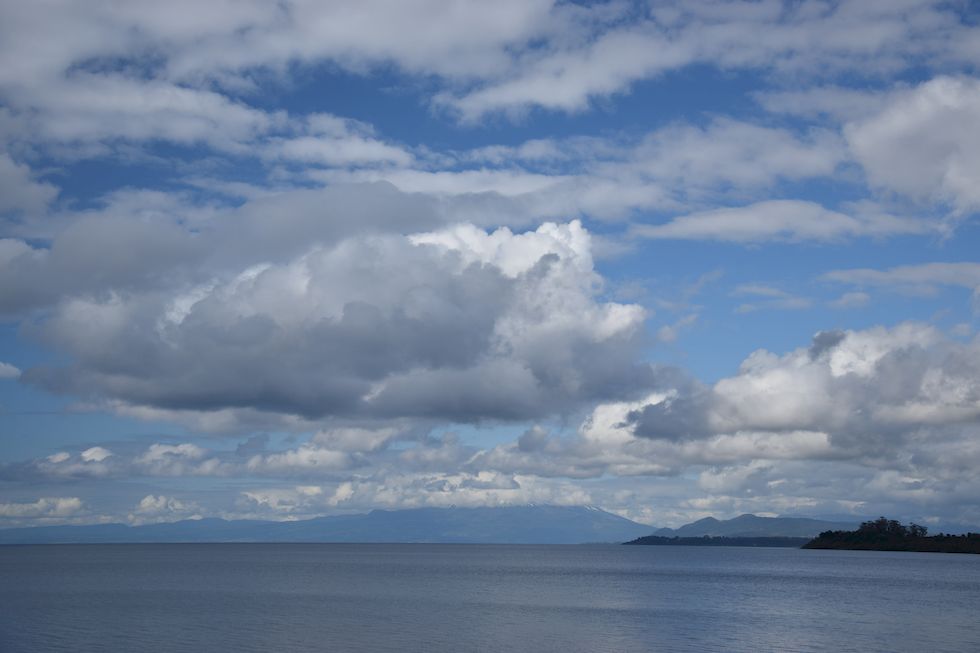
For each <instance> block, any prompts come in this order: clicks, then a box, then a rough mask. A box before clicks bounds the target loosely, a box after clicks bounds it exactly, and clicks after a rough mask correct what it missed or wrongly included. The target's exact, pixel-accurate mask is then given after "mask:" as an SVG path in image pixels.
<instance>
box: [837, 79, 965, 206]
mask: <svg viewBox="0 0 980 653" xmlns="http://www.w3.org/2000/svg"><path fill="white" fill-rule="evenodd" d="M844 134H845V136H846V137H847V140H848V143H849V145H850V147H851V149H852V150H853V152H854V154H855V156H856V157H857V159H858V161H859V162H860V163H861V165H862V166H864V169H865V171H866V172H867V175H868V178H869V180H870V182H871V184H872V185H874V186H876V187H879V188H883V189H886V190H889V191H893V192H895V193H899V194H901V195H906V196H909V197H912V198H915V199H919V200H938V201H944V202H947V203H949V204H950V205H951V206H952V207H953V208H954V209H956V210H957V211H959V212H961V213H967V212H970V211H973V210H975V209H977V208H978V207H980V190H978V187H977V184H976V179H977V177H978V176H980V154H978V152H980V136H978V134H980V80H976V79H969V78H956V77H937V78H935V79H932V80H930V81H928V82H925V83H923V84H921V85H919V86H917V87H915V88H913V89H909V90H908V91H906V92H904V93H900V94H898V95H897V97H896V98H895V99H894V100H892V101H891V102H889V103H888V105H887V106H885V107H884V108H883V109H882V110H881V111H880V112H879V113H876V114H875V115H873V116H871V117H869V118H867V119H864V120H859V121H855V122H852V123H849V124H848V125H847V126H846V127H845V129H844Z"/></svg>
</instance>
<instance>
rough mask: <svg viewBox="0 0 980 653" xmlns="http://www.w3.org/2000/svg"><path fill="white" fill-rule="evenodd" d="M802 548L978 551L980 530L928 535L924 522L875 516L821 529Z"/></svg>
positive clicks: (942, 551) (937, 551) (943, 551)
mask: <svg viewBox="0 0 980 653" xmlns="http://www.w3.org/2000/svg"><path fill="white" fill-rule="evenodd" d="M803 548H804V549H848V550H856V551H925V552H936V553H980V533H966V534H964V535H947V534H944V533H940V534H938V535H929V531H928V529H927V528H926V527H925V526H920V525H918V524H913V523H910V524H909V525H908V526H904V525H902V524H901V523H899V522H897V521H895V520H894V519H886V518H885V517H879V518H878V519H875V520H872V521H866V522H863V523H862V524H861V526H860V528H858V530H856V531H824V532H823V533H820V535H818V536H817V537H815V538H813V539H812V540H810V541H809V542H807V543H806V544H804V545H803Z"/></svg>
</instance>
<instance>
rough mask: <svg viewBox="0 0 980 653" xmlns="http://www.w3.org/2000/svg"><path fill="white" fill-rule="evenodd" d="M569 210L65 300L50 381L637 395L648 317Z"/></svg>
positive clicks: (193, 405) (286, 398) (265, 400)
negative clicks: (177, 289)
mask: <svg viewBox="0 0 980 653" xmlns="http://www.w3.org/2000/svg"><path fill="white" fill-rule="evenodd" d="M601 284H602V279H601V278H600V277H599V276H598V275H597V274H596V273H595V271H594V270H593V264H592V258H591V252H590V238H589V234H588V233H587V232H586V231H585V229H584V228H583V227H582V226H581V225H580V224H578V223H577V222H573V223H570V224H567V225H556V224H545V225H543V226H542V227H540V228H539V229H537V230H536V231H531V232H526V233H523V234H514V233H511V232H510V231H509V230H507V229H500V230H497V231H495V232H492V233H487V232H485V231H482V230H480V229H476V228H474V227H471V226H465V225H462V226H457V227H454V228H451V229H447V230H442V231H437V232H427V233H420V234H416V235H414V236H411V237H408V238H406V237H401V236H394V235H386V236H372V237H355V238H349V239H346V240H342V241H340V242H339V243H338V244H335V245H332V246H315V247H313V248H312V249H311V250H309V251H308V252H307V253H305V254H303V255H301V256H298V257H296V258H292V259H289V260H287V261H285V262H283V263H279V264H273V263H265V264H260V265H256V266H251V267H248V268H246V269H244V270H242V271H240V272H238V274H237V275H235V276H233V277H230V278H226V279H214V280H211V281H207V282H205V283H203V284H201V285H198V286H194V287H189V288H186V289H185V290H184V291H183V292H181V293H177V294H175V293H160V292H147V293H142V294H140V293H127V294H122V293H114V294H111V295H109V296H107V297H79V298H75V299H71V300H69V301H66V302H63V303H62V304H61V305H59V307H58V309H57V310H56V311H54V313H53V314H52V315H51V317H50V319H48V320H47V321H46V322H45V324H44V326H43V331H42V333H43V336H44V338H45V339H46V341H47V342H49V343H50V344H51V345H53V346H55V347H57V348H59V349H62V350H64V351H66V352H67V353H69V354H70V356H71V357H72V359H73V362H72V363H71V364H70V365H69V366H66V367H40V366H39V367H34V368H32V369H29V370H27V371H26V372H25V373H24V375H23V378H24V379H25V380H27V381H28V382H31V383H35V384H39V385H42V386H43V387H45V388H48V389H50V390H55V391H59V392H69V393H72V394H81V395H83V396H88V397H92V398H103V399H106V400H118V401H122V402H124V403H126V404H130V405H133V406H146V407H149V408H157V409H164V410H192V411H201V412H209V411H217V410H223V409H229V408H230V409H236V408H242V409H257V410H259V411H264V412H269V413H279V414H284V415H298V416H301V417H310V418H313V417H324V416H327V415H347V416H355V415H361V416H371V415H377V416H386V417H398V416H426V417H441V418H449V419H453V420H458V421H473V420H481V419H498V418H499V419H521V418H526V417H528V416H532V415H545V414H551V413H554V412H560V411H565V410H569V409H572V408H574V407H575V406H577V405H578V404H579V403H580V402H583V401H591V400H595V399H601V398H605V397H611V396H619V395H622V394H633V393H636V392H641V391H642V387H643V385H644V384H646V383H649V379H650V372H649V370H648V368H646V367H644V366H642V365H637V364H636V363H635V362H634V360H635V358H634V356H635V354H636V351H637V347H638V346H639V345H640V340H639V337H640V336H641V335H642V334H641V326H642V324H643V320H644V318H645V313H644V311H643V309H642V308H640V307H639V306H636V305H629V304H618V303H613V302H603V301H599V300H598V299H597V297H598V294H599V291H600V289H601Z"/></svg>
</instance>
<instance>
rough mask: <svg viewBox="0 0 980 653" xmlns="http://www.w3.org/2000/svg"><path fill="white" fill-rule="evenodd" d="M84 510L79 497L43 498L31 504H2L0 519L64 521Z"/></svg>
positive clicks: (0, 505) (0, 504) (0, 506)
mask: <svg viewBox="0 0 980 653" xmlns="http://www.w3.org/2000/svg"><path fill="white" fill-rule="evenodd" d="M83 508H84V505H83V504H82V500H81V499H79V498H78V497H43V498H40V499H38V500H37V501H33V502H29V503H0V519H24V518H31V519H51V518H62V519H63V518H67V517H72V516H74V515H76V514H78V513H79V512H81V511H82V509H83Z"/></svg>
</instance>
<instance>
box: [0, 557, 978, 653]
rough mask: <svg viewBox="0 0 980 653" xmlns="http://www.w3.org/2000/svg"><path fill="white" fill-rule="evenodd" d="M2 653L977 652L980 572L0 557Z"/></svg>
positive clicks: (726, 562)
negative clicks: (190, 652)
mask: <svg viewBox="0 0 980 653" xmlns="http://www.w3.org/2000/svg"><path fill="white" fill-rule="evenodd" d="M0 651H3V652H5V653H6V652H20V651H25V652H27V651H29V652H31V653H41V652H45V651H113V652H116V651H167V652H175V651H236V652H237V651H276V652H292V651H399V652H401V651H425V652H427V653H441V652H450V651H452V652H456V651H536V652H537V651H540V652H549V651H555V652H561V653H569V652H578V651H582V652H586V651H588V652H590V653H592V652H601V651H752V652H753V653H762V652H766V651H861V652H867V651H932V652H939V651H956V652H957V653H960V652H963V651H980V556H970V555H951V554H923V553H883V552H865V551H803V550H798V549H749V548H715V547H657V546H647V547H643V546H637V547H626V546H519V545H425V544H409V545H388V544H378V545H350V544H202V545H195V544H173V545H138V544H137V545H55V546H8V547H0Z"/></svg>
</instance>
